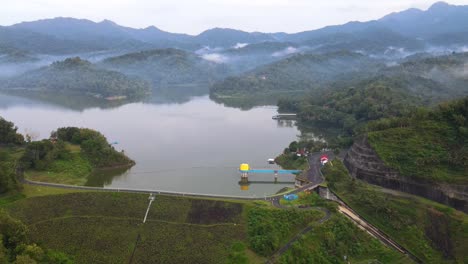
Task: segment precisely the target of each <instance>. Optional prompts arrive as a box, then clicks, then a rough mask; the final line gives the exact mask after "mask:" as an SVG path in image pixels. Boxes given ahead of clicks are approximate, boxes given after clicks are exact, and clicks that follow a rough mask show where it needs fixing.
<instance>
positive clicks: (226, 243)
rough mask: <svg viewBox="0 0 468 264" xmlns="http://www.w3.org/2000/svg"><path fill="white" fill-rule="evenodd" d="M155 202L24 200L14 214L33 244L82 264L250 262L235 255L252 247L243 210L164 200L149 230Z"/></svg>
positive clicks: (66, 197)
mask: <svg viewBox="0 0 468 264" xmlns="http://www.w3.org/2000/svg"><path fill="white" fill-rule="evenodd" d="M147 198H148V197H147V195H142V194H127V193H90V192H84V193H71V194H63V195H53V196H43V197H35V198H31V199H22V200H19V201H16V202H14V203H11V204H9V205H8V206H7V207H6V209H7V210H8V211H9V212H10V214H11V215H12V216H13V217H15V218H17V219H21V220H22V221H24V223H25V224H26V225H28V226H29V227H30V231H31V239H32V240H33V241H35V242H36V243H40V244H41V245H44V246H47V247H48V248H52V249H56V250H61V251H63V252H66V253H67V254H69V255H70V256H72V257H73V259H74V260H75V261H76V263H98V262H99V263H122V262H129V260H130V258H132V256H133V262H134V263H226V262H228V261H229V260H230V259H231V262H230V263H239V262H232V261H233V260H235V259H239V258H240V259H243V260H245V259H249V257H247V256H246V251H247V249H245V248H243V249H241V252H239V251H238V250H237V251H236V252H232V251H235V250H234V249H236V248H235V247H234V245H237V246H239V243H241V244H242V241H245V240H246V232H245V224H244V220H243V213H242V212H243V204H241V203H232V202H224V201H212V200H198V199H189V198H179V197H169V196H157V197H156V201H157V202H154V203H153V204H152V207H151V208H150V212H149V215H148V219H147V222H146V223H145V224H143V225H142V219H143V217H144V215H145V212H146V209H147V206H148V199H147ZM233 247H234V248H233ZM241 248H242V246H241ZM239 255H240V256H239ZM241 263H242V262H241ZM244 263H248V262H247V261H246V262H244ZM249 263H251V261H249Z"/></svg>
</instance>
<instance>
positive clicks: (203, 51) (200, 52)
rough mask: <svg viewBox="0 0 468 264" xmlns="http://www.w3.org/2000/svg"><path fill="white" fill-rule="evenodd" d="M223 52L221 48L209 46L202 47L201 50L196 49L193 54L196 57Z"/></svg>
mask: <svg viewBox="0 0 468 264" xmlns="http://www.w3.org/2000/svg"><path fill="white" fill-rule="evenodd" d="M221 50H223V48H220V47H216V48H211V47H210V46H204V47H203V48H201V49H198V50H196V51H195V54H197V55H203V54H209V53H214V52H219V51H221Z"/></svg>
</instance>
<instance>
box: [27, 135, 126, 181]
mask: <svg viewBox="0 0 468 264" xmlns="http://www.w3.org/2000/svg"><path fill="white" fill-rule="evenodd" d="M21 163H22V167H23V168H24V169H26V170H28V171H27V176H30V177H32V178H33V179H35V180H40V181H48V182H50V181H52V182H59V183H68V184H81V185H83V184H85V183H86V182H87V178H88V176H89V175H90V173H91V172H92V171H93V169H94V168H115V167H129V166H132V165H133V164H134V161H132V160H131V159H129V158H128V157H127V156H125V154H124V153H122V152H118V151H116V150H115V149H114V148H113V147H112V146H111V145H110V144H109V143H108V142H107V139H106V138H105V137H104V136H103V135H102V134H101V133H99V132H97V131H95V130H91V129H86V128H77V127H65V128H59V129H58V130H57V131H55V132H53V133H52V137H51V140H49V139H44V140H41V141H34V142H29V143H28V144H27V145H26V149H25V151H24V155H23V156H22V158H21Z"/></svg>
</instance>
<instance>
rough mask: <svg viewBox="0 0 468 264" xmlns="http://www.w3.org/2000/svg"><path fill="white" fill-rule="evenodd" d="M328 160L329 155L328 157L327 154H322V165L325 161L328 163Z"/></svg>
mask: <svg viewBox="0 0 468 264" xmlns="http://www.w3.org/2000/svg"><path fill="white" fill-rule="evenodd" d="M327 162H328V157H327V155H322V156H321V157H320V163H322V165H325V163H327Z"/></svg>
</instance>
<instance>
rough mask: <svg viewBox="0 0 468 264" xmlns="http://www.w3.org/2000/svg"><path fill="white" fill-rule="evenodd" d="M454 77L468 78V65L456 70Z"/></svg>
mask: <svg viewBox="0 0 468 264" xmlns="http://www.w3.org/2000/svg"><path fill="white" fill-rule="evenodd" d="M453 75H455V76H456V77H459V78H463V79H466V78H468V63H465V64H464V65H463V66H462V67H460V68H458V69H455V70H454V71H453Z"/></svg>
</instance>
